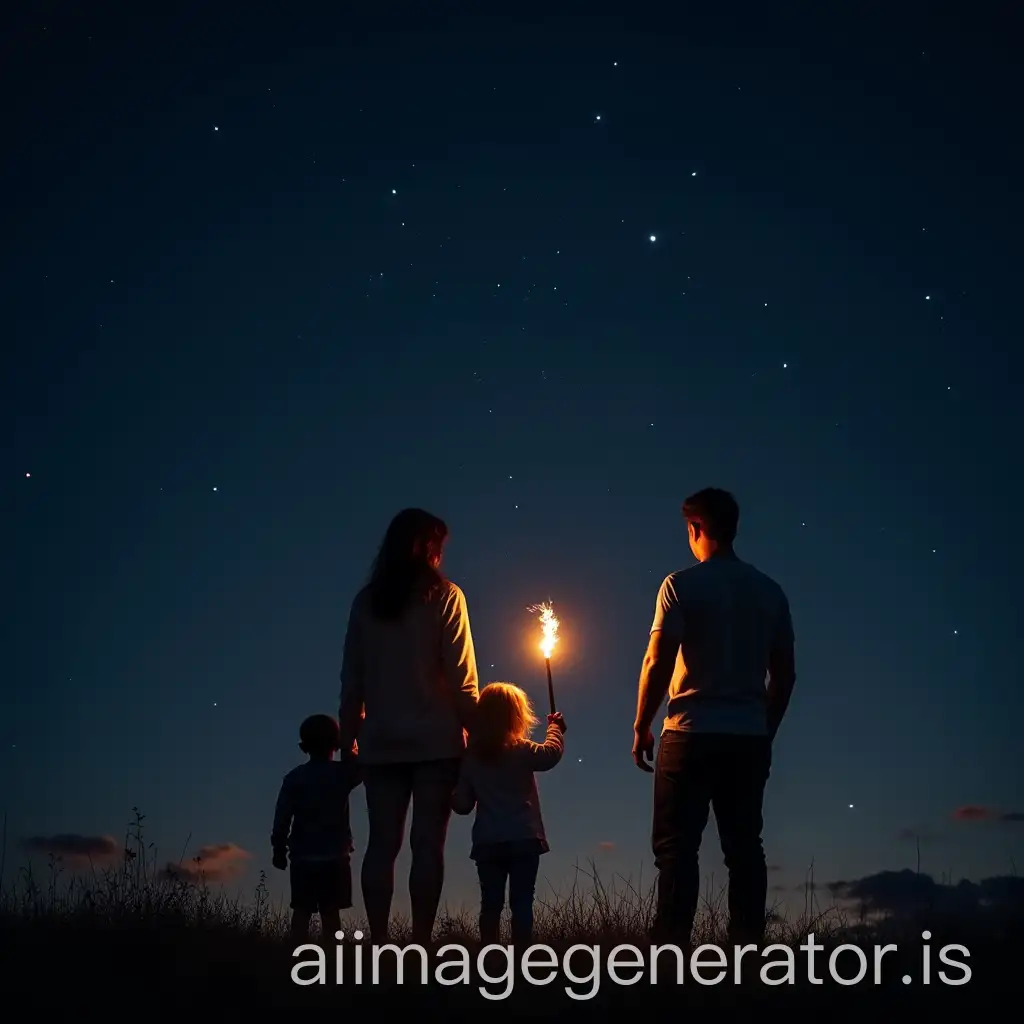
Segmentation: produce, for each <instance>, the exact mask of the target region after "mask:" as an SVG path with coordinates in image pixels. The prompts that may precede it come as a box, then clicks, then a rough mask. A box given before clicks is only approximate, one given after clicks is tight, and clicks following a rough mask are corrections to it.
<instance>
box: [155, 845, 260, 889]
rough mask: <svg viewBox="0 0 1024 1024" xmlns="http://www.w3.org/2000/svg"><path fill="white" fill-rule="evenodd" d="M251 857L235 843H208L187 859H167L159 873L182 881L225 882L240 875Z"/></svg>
mask: <svg viewBox="0 0 1024 1024" xmlns="http://www.w3.org/2000/svg"><path fill="white" fill-rule="evenodd" d="M251 859H252V854H251V853H249V851H248V850H243V849H242V847H240V846H239V845H238V844H237V843H210V844H208V845H207V846H203V847H200V849H199V852H198V853H197V854H196V855H195V857H193V858H192V859H191V860H189V861H182V862H181V863H177V864H176V863H174V862H172V861H168V862H167V864H166V865H165V866H164V869H163V871H162V872H161V873H162V875H163V876H164V877H165V878H169V879H174V880H179V881H184V882H199V881H202V880H204V879H205V880H206V881H208V882H226V881H230V880H231V879H233V878H237V877H238V876H239V875H241V874H242V873H243V872H244V871H245V866H246V863H247V862H248V861H249V860H251Z"/></svg>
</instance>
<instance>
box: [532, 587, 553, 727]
mask: <svg viewBox="0 0 1024 1024" xmlns="http://www.w3.org/2000/svg"><path fill="white" fill-rule="evenodd" d="M528 611H531V612H534V613H536V614H537V615H539V616H540V626H541V642H540V652H541V654H543V655H544V668H545V669H546V670H547V676H548V705H549V706H550V708H551V714H555V712H556V711H557V708H556V707H555V688H554V686H553V685H552V682H551V654H552V652H553V651H554V649H555V644H557V643H558V619H556V618H555V610H554V608H553V607H552V606H551V602H550V601H549V602H547V603H545V604H535V605H532V606H531V607H530V608H529V609H528Z"/></svg>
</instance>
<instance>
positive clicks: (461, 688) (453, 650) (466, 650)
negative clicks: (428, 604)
mask: <svg viewBox="0 0 1024 1024" xmlns="http://www.w3.org/2000/svg"><path fill="white" fill-rule="evenodd" d="M441 623H442V626H441V628H442V637H441V661H442V666H443V669H444V678H445V682H446V683H447V684H448V685H449V686H450V687H451V689H452V690H453V691H454V692H455V701H456V706H457V707H458V712H459V720H460V721H461V722H462V728H463V729H465V730H467V732H468V731H469V730H471V729H472V724H473V714H474V712H475V711H476V702H477V698H478V697H479V695H480V680H479V676H478V675H477V669H476V650H475V649H474V647H473V632H472V630H471V629H470V627H469V609H468V608H467V606H466V596H465V594H463V593H462V591H461V590H460V589H459V588H458V587H457V586H456V585H455V584H454V583H452V584H449V587H448V594H447V596H446V597H445V601H444V606H443V608H442V609H441Z"/></svg>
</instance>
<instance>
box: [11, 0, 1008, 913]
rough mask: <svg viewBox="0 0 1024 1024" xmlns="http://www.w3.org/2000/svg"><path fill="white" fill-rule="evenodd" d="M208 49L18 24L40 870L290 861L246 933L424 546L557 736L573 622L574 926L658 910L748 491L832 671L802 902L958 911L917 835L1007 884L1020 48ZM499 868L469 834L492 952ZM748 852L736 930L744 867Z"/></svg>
mask: <svg viewBox="0 0 1024 1024" xmlns="http://www.w3.org/2000/svg"><path fill="white" fill-rule="evenodd" d="M206 6H207V5H203V6H200V5H180V7H182V8H184V10H183V11H182V12H180V13H178V14H176V15H174V16H173V17H166V18H162V19H157V18H156V17H149V16H147V15H145V14H140V13H139V12H138V10H137V9H131V10H130V9H128V8H127V7H125V8H124V9H123V10H111V11H110V12H109V13H108V14H96V13H91V12H85V11H75V12H72V11H68V10H66V9H64V7H63V6H61V5H53V4H50V5H31V6H28V5H21V6H20V7H19V12H18V13H16V14H15V15H14V16H13V17H12V16H10V15H7V18H8V19H9V21H8V24H7V27H6V28H5V31H4V32H3V36H4V37H5V39H6V42H5V43H4V53H3V59H2V61H0V65H2V66H3V68H4V72H3V73H4V75H5V76H6V78H7V81H6V82H5V83H4V95H5V96H6V98H7V99H6V104H5V108H6V109H5V117H4V138H5V145H4V150H5V154H6V159H5V161H4V163H3V171H2V187H3V194H4V197H5V200H6V201H5V204H4V205H5V214H4V226H3V231H2V237H3V240H4V241H3V245H2V247H0V258H2V260H3V266H2V273H3V277H2V280H3V287H2V289H0V302H2V310H0V316H2V319H0V324H2V327H3V335H4V337H5V339H6V342H7V343H6V344H5V345H4V346H3V349H4V355H3V360H4V362H3V366H4V372H3V378H2V380H3V395H2V402H0V415H2V418H3V429H4V436H5V438H6V443H5V445H4V446H3V451H4V454H3V474H2V480H3V517H4V530H3V534H4V538H5V556H4V563H5V564H4V568H5V580H6V585H5V587H4V603H5V607H4V614H3V615H2V616H0V622H2V630H3V641H4V642H3V649H4V652H5V662H6V670H5V672H4V673H3V676H4V684H3V697H2V701H3V703H2V707H0V740H2V746H3V755H2V772H3V775H2V793H3V802H4V807H5V808H6V810H7V813H8V818H9V824H8V832H9V836H10V837H11V838H10V840H9V842H16V841H18V840H20V839H21V838H22V837H25V836H30V835H38V836H47V835H51V834H56V833H80V834H82V835H87V836H102V835H104V834H112V835H114V836H119V835H120V834H121V833H122V831H123V825H124V823H125V822H126V821H127V819H128V817H129V811H130V808H131V807H132V806H133V805H138V806H139V807H141V808H142V809H143V810H144V811H145V812H146V813H147V815H148V822H149V823H151V825H152V827H153V828H152V833H151V838H152V839H153V840H154V841H155V842H157V843H158V845H159V847H160V850H161V855H162V856H163V857H165V859H172V860H177V858H178V857H179V856H180V854H181V851H182V848H183V847H184V845H185V843H186V839H187V838H188V837H189V836H191V839H190V840H189V854H191V853H194V852H195V850H196V849H198V848H199V847H200V846H202V845H204V844H213V843H235V844H238V845H239V846H240V847H242V848H244V849H245V850H247V851H250V852H251V853H252V859H251V861H249V862H248V868H247V871H246V874H245V875H244V876H242V881H243V883H244V885H245V886H246V887H248V886H249V885H250V883H251V881H252V880H253V879H254V878H255V875H256V873H257V871H258V869H259V868H260V867H266V868H268V869H269V867H270V851H269V845H268V842H269V840H268V836H269V830H270V823H271V815H272V810H273V801H274V798H275V797H276V793H277V788H278V785H279V783H280V779H281V777H282V775H283V774H284V773H285V771H287V770H288V769H289V768H290V767H292V766H293V765H294V764H295V763H297V759H301V755H300V754H299V751H298V750H297V748H296V743H297V727H298V724H299V722H300V720H301V719H302V718H303V717H304V716H305V715H307V714H309V713H312V712H316V711H327V712H332V713H333V712H334V711H335V710H336V707H337V690H338V684H337V676H338V668H339V665H340V655H341V648H342V642H343V635H344V626H345V620H346V616H347V611H348V605H349V602H350V600H351V598H352V596H353V594H354V593H355V591H356V590H357V589H358V587H359V586H360V585H361V583H362V581H363V579H364V577H365V574H366V572H367V570H368V567H369V563H370V561H371V559H372V557H373V554H374V551H375V547H376V545H377V543H378V542H379V540H380V537H381V535H382V533H383V530H384V529H385V527H386V525H387V523H388V521H389V519H390V517H391V516H392V515H393V514H394V513H395V512H396V511H397V510H398V509H400V508H402V507H404V506H407V505H422V506H425V507H427V508H429V509H430V510H432V511H434V512H436V513H437V514H439V515H441V516H442V517H444V518H445V519H446V520H447V521H448V523H449V525H450V527H451V531H452V539H451V543H450V546H449V552H448V560H447V570H448V572H449V574H450V575H451V577H452V578H453V579H455V580H456V581H457V582H458V583H459V584H460V585H461V586H462V587H463V589H464V590H465V592H466V595H467V599H468V602H469V609H470V614H471V617H472V623H473V629H474V633H475V636H476V641H477V653H478V658H479V662H480V667H481V673H482V675H483V677H484V680H485V681H486V680H488V679H511V680H513V681H515V682H518V683H520V684H522V685H524V686H525V687H526V688H527V689H528V690H530V692H531V693H532V694H534V695H535V696H536V698H537V700H538V703H539V704H540V706H541V708H543V701H544V678H543V665H542V663H541V661H540V659H539V658H538V657H537V655H536V650H535V643H536V639H537V636H536V625H535V622H534V621H533V620H531V618H530V616H529V615H528V614H527V613H526V607H527V605H530V604H533V603H535V602H537V601H540V600H545V599H547V598H551V599H553V601H554V602H555V607H556V610H557V612H558V613H559V615H560V617H561V619H562V622H563V641H562V644H561V646H560V648H559V652H558V654H557V656H556V660H555V663H554V672H555V682H556V687H557V689H558V693H559V698H560V703H561V705H562V709H563V710H564V712H565V715H566V718H567V721H568V723H569V726H570V732H569V734H568V737H567V740H568V755H567V758H566V760H565V762H564V763H563V764H562V765H561V766H560V767H559V768H558V769H557V770H555V771H554V772H553V773H551V774H550V775H549V776H547V777H545V778H544V779H543V781H542V791H541V792H542V801H543V805H544V809H545V812H546V817H547V821H548V825H549V833H550V839H551V845H552V848H553V852H552V853H551V854H550V855H549V856H548V857H546V858H545V863H544V866H543V872H544V874H546V876H547V877H548V878H549V879H550V880H551V881H552V882H553V883H555V884H561V883H564V882H565V881H567V880H568V878H569V876H570V870H571V865H572V863H573V862H574V861H575V860H577V859H580V860H584V859H586V858H587V857H590V856H596V857H597V858H598V860H599V863H600V864H601V865H603V869H604V870H606V871H608V872H612V871H619V872H622V873H623V874H627V875H631V876H632V877H633V878H634V879H636V878H637V876H638V873H639V871H640V869H641V863H642V862H643V870H644V877H645V879H650V878H651V877H653V876H652V874H651V866H650V862H651V858H650V854H649V849H648V846H649V842H648V835H649V829H650V797H651V783H650V777H649V776H647V775H644V774H642V773H640V772H638V771H637V770H636V768H635V767H634V766H633V764H632V762H631V759H630V745H631V742H632V737H631V726H632V720H633V712H634V707H635V694H636V682H637V676H638V672H639V667H640V660H641V657H642V655H643V651H644V647H645V643H646V639H647V631H648V628H649V626H650V621H651V618H652V616H653V611H654V600H655V596H656V593H657V589H658V585H659V583H660V582H661V580H662V578H663V577H664V576H665V575H666V574H667V573H669V572H671V571H672V570H674V569H677V568H680V567H683V566H686V565H689V564H691V561H692V558H691V556H690V554H689V551H688V549H687V546H686V537H685V531H684V529H683V527H682V525H681V523H680V519H679V511H678V510H679V504H680V502H681V501H682V499H683V498H684V497H685V496H686V495H687V494H688V493H690V492H692V491H694V490H697V489H699V488H701V487H704V486H721V487H727V488H729V489H731V490H733V491H734V493H735V494H736V495H737V497H738V499H739V501H740V503H741V508H742V518H741V523H740V537H739V541H738V548H739V551H740V553H741V556H743V557H745V558H747V559H749V560H750V561H752V562H754V563H755V564H756V565H758V566H759V567H760V568H762V569H763V570H765V571H766V572H768V573H769V574H771V575H773V576H774V577H775V578H776V579H778V581H779V582H780V583H781V584H782V585H783V587H784V588H785V589H786V590H787V592H788V594H789V597H790V601H791V605H792V609H793V615H794V620H795V626H796V633H797V645H798V666H797V669H798V682H797V690H796V694H795V696H794V702H793V705H792V708H791V711H790V714H789V716H788V718H787V720H786V722H785V724H784V726H783V728H782V731H781V733H780V737H779V741H778V744H777V750H776V757H775V768H774V772H773V776H772V780H771V783H770V786H769V790H768V797H767V809H766V816H767V826H766V832H765V838H766V846H767V850H768V859H769V861H770V863H772V864H773V865H776V866H777V870H775V871H774V872H773V880H774V882H775V883H776V884H777V885H778V886H780V887H786V888H790V889H791V888H792V887H793V886H795V885H797V884H798V883H800V882H801V880H802V879H803V876H804V872H805V870H806V868H807V865H808V864H809V863H810V861H811V860H812V858H813V859H814V862H815V872H816V875H817V877H818V878H819V879H821V880H829V879H839V878H845V879H850V878H855V877H859V876H864V875H870V874H871V873H873V872H876V871H879V870H882V869H885V868H902V867H905V866H913V865H914V863H915V858H916V852H915V848H914V843H913V842H909V843H908V842H907V841H906V840H905V838H901V832H904V831H905V830H911V831H916V832H918V833H919V834H921V835H922V837H923V841H922V847H921V848H922V862H923V863H922V866H923V867H924V868H925V869H926V870H929V871H932V872H934V873H935V874H936V875H939V874H941V873H942V872H947V871H948V872H951V873H952V877H953V878H958V877H961V876H967V877H970V878H973V879H980V878H983V877H986V876H992V875H1002V874H1007V873H1009V871H1010V870H1011V867H1012V864H1013V858H1014V857H1015V856H1016V857H1017V859H1018V860H1019V858H1020V855H1021V827H1022V826H1021V825H1020V823H1019V821H1013V820H1012V819H1008V818H1006V817H1005V816H1006V815H1013V814H1014V813H1015V812H1019V811H1020V810H1021V809H1022V808H1024V792H1022V788H1024V785H1022V784H1024V779H1022V776H1024V773H1022V772H1021V763H1020V754H1019V750H1020V739H1019V730H1020V722H1021V716H1022V713H1024V700H1022V696H1021V690H1020V683H1021V676H1020V657H1019V652H1018V648H1017V642H1018V640H1019V633H1018V628H1019V627H1018V621H1019V620H1018V615H1019V611H1020V601H1019V579H1020V578H1021V573H1022V571H1024V564H1022V563H1024V559H1022V556H1021V550H1020V546H1019V541H1018V537H1019V529H1018V525H1017V523H1016V522H1015V511H1016V508H1017V504H1018V501H1019V498H1020V496H1021V485H1020V483H1019V479H1018V478H1017V471H1018V470H1019V443H1020V438H1021V413H1020V411H1019V405H1018V400H1019V380H1020V372H1021V368H1022V358H1021V355H1020V349H1019V343H1020V305H1019V295H1020V280H1021V270H1022V267H1021V259H1020V242H1019V229H1020V225H1021V223H1022V213H1024V211H1022V209H1021V207H1022V203H1021V198H1020V187H1019V182H1020V173H1021V161H1020V151H1019V149H1016V148H1015V142H1014V135H1015V131H1014V129H1013V128H1012V125H1013V123H1015V117H1016V114H1017V111H1016V109H1015V105H1014V104H1015V100H1014V96H1020V95H1022V94H1024V83H1022V82H1021V77H1022V75H1021V72H1020V70H1019V67H1018V69H1016V70H1015V69H1013V67H1012V66H1011V56H1012V55H1011V51H1010V43H1009V39H1010V37H1011V32H1010V26H1009V24H1008V23H1004V24H1000V23H999V22H998V20H996V19H995V18H991V19H987V20H986V19H985V18H983V16H982V15H980V14H978V13H977V12H974V13H973V14H972V15H971V18H973V19H974V20H973V21H969V20H967V18H968V16H967V15H966V14H964V15H962V16H960V17H959V19H958V20H953V19H952V18H951V17H943V16H940V15H938V14H936V13H934V10H935V9H934V6H933V7H932V8H931V13H929V10H928V8H926V7H924V6H918V5H913V4H900V5H897V6H898V8H899V12H900V13H899V14H898V15H897V14H890V15H889V16H888V17H887V18H886V19H885V20H883V21H872V20H870V19H869V18H866V17H865V16H863V15H858V16H857V17H856V19H853V20H848V19H847V18H846V17H845V16H841V15H839V14H837V13H835V12H834V11H832V10H831V8H832V5H827V6H828V8H829V12H828V13H824V9H823V12H822V13H820V14H818V15H815V14H813V13H808V11H807V10H806V9H805V10H804V11H803V12H802V13H801V14H800V16H799V17H796V16H795V15H794V16H793V17H790V16H788V15H786V14H781V13H779V12H778V11H775V12H774V13H772V14H770V15H769V14H768V13H767V12H763V13H760V14H758V13H756V11H755V8H754V5H750V6H751V10H750V11H749V12H744V11H739V12H733V13H732V14H731V15H730V16H729V17H724V16H723V17H722V18H721V19H715V18H713V17H712V16H711V15H709V14H708V13H707V10H706V8H707V7H708V5H700V6H699V8H695V9H694V10H695V12H697V13H693V14H679V15H674V16H664V17H663V20H662V21H660V22H656V21H649V22H646V23H644V24H640V23H639V22H638V23H636V24H630V23H629V22H628V20H626V15H625V14H623V15H621V16H620V20H618V21H613V20H611V19H605V18H602V17H595V16H593V15H589V16H587V17H583V16H582V15H581V16H579V17H576V18H568V17H566V18H565V19H564V20H561V21H556V20H552V19H550V18H549V19H547V20H545V19H544V18H534V19H528V18H527V17H526V15H525V14H524V15H522V20H520V21H519V22H516V21H514V20H511V18H502V19H499V18H498V17H497V16H492V17H491V18H488V17H484V16H479V17H476V18H466V17H458V18H455V17H453V18H451V19H449V20H448V21H447V22H444V21H442V20H440V19H439V20H437V21H436V22H429V21H428V19H427V18H426V17H425V16H423V15H415V14H411V13H408V12H402V11H401V10H398V9H396V10H395V11H393V12H391V14H390V16H389V17H388V18H387V19H384V18H382V19H381V20H380V22H379V23H376V24H372V23H370V22H364V23H359V24H356V23H354V22H351V21H346V20H345V19H342V18H329V17H319V16H314V15H302V14H301V13H297V12H296V10H295V8H296V7H298V6H301V5H292V6H291V7H289V8H288V9H286V10H283V11H277V12H274V15H273V17H270V16H266V17H264V16H263V15H261V14H259V13H257V14H253V13H252V11H251V10H248V9H244V8H241V7H240V8H238V9H237V10H233V9H231V8H230V7H229V5H216V7H217V9H218V11H217V13H212V14H211V13H208V12H207V10H206ZM311 6H312V5H311ZM317 6H320V5H317ZM757 6H760V5H757ZM651 236H654V240H653V241H652V240H651ZM1015 406H1018V407H1017V408H1015ZM28 474H31V476H29V475H28ZM850 804H853V807H852V808H851V807H850V806H849V805H850ZM966 805H973V806H977V807H981V808H985V809H986V811H985V813H984V815H983V814H981V812H979V813H978V815H977V816H978V817H987V818H989V819H991V820H978V821H962V820H954V812H955V811H956V810H957V809H958V808H962V807H964V806H966ZM1001 815H1002V816H1004V817H1003V820H1000V816H1001ZM364 822H365V818H364V813H363V805H362V794H361V791H360V792H359V793H357V795H356V797H355V800H354V825H355V832H356V842H357V844H358V845H359V846H360V847H361V846H362V844H363V843H364V842H365V835H366V832H365V824H364ZM602 844H605V845H604V846H602ZM606 844H614V847H613V848H610V849H609V848H607V845H606ZM468 849H469V822H468V821H462V820H460V821H457V822H456V823H455V824H454V825H453V828H452V832H451V838H450V843H449V863H450V865H451V868H450V875H449V877H450V883H449V886H448V890H447V893H446V898H447V899H449V900H452V901H455V902H458V901H460V900H466V901H471V900H473V899H474V898H475V894H474V887H473V878H474V876H473V874H472V865H471V864H470V862H469V861H468V859H467V855H468ZM704 850H705V858H704V862H703V864H704V869H705V871H706V872H707V873H709V874H710V872H712V871H714V872H715V875H716V878H717V879H719V880H720V879H721V878H722V868H721V859H720V855H719V854H718V850H717V835H716V833H715V831H714V825H713V824H712V825H711V827H710V828H709V830H708V834H707V838H706V842H705V847H704ZM9 859H10V858H9ZM402 863H403V864H404V863H405V861H404V859H403V862H402ZM272 874H273V881H274V883H275V885H277V886H278V890H277V891H278V892H280V891H282V890H281V888H280V883H281V879H282V877H283V876H281V875H279V874H277V873H272ZM783 895H784V894H783Z"/></svg>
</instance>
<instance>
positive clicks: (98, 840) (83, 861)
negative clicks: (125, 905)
mask: <svg viewBox="0 0 1024 1024" xmlns="http://www.w3.org/2000/svg"><path fill="white" fill-rule="evenodd" d="M22 846H23V847H24V848H25V850H27V851H28V852H29V853H44V854H49V855H51V856H53V857H59V858H60V859H61V860H62V861H64V862H65V863H67V864H69V865H71V866H75V867H78V866H86V865H89V864H109V863H110V862H112V861H114V860H116V859H117V858H118V857H120V856H121V855H122V854H123V852H124V851H123V849H122V846H121V844H120V843H119V842H118V841H117V840H116V839H114V837H113V836H88V835H82V834H81V833H79V832H60V833H57V834H56V835H49V836H30V837H29V838H28V839H26V840H25V841H24V842H23V843H22Z"/></svg>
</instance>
